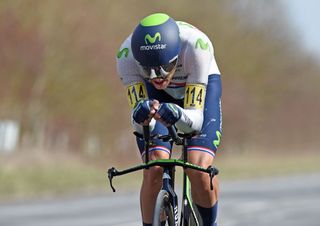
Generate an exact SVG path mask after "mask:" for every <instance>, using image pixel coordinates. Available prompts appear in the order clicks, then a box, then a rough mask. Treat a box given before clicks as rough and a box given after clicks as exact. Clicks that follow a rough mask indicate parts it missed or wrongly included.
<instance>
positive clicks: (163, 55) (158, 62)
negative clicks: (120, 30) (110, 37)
mask: <svg viewBox="0 0 320 226" xmlns="http://www.w3.org/2000/svg"><path fill="white" fill-rule="evenodd" d="M180 45H181V40H180V36H179V27H178V25H177V24H176V22H175V20H173V19H172V18H171V17H169V16H168V15H167V14H164V13H155V14H151V15H149V16H147V17H145V18H143V19H142V20H141V21H140V23H139V24H138V26H137V27H136V28H135V30H134V32H133V34H132V37H131V49H132V53H133V57H134V58H135V59H136V60H137V61H138V62H139V64H140V65H141V66H142V67H143V69H144V70H145V71H147V73H148V71H149V72H150V71H151V69H155V70H156V74H157V76H158V74H159V75H160V74H161V75H162V76H163V75H165V74H166V73H168V72H170V71H171V70H172V69H173V68H174V67H175V66H176V63H177V58H178V54H179V52H180Z"/></svg>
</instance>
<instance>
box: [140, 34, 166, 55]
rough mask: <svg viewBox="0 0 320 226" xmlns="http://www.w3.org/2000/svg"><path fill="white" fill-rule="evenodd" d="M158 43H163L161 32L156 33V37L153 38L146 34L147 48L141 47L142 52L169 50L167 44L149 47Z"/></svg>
mask: <svg viewBox="0 0 320 226" xmlns="http://www.w3.org/2000/svg"><path fill="white" fill-rule="evenodd" d="M156 41H158V42H160V41H161V34H160V33H159V32H157V33H155V35H154V36H153V37H152V36H151V35H150V34H146V36H144V42H145V43H146V45H145V46H140V50H141V51H145V50H147V51H148V50H157V49H165V48H167V44H155V45H148V44H154V43H155V42H156Z"/></svg>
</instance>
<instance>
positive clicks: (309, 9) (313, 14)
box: [283, 0, 320, 57]
mask: <svg viewBox="0 0 320 226" xmlns="http://www.w3.org/2000/svg"><path fill="white" fill-rule="evenodd" d="M283 1H284V3H285V5H286V6H288V7H287V10H288V14H289V16H290V19H291V20H292V22H293V23H294V24H293V25H294V27H296V29H297V30H298V31H299V32H300V33H302V38H303V40H302V41H303V45H304V46H306V48H308V49H310V50H311V51H313V52H315V53H317V55H318V56H319V57H320V1H319V0H283Z"/></svg>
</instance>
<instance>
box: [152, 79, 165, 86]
mask: <svg viewBox="0 0 320 226" xmlns="http://www.w3.org/2000/svg"><path fill="white" fill-rule="evenodd" d="M166 81H167V79H163V78H155V79H152V82H154V83H155V84H157V85H162V84H164V83H165V82H166Z"/></svg>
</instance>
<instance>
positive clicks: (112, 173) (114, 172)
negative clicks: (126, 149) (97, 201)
mask: <svg viewBox="0 0 320 226" xmlns="http://www.w3.org/2000/svg"><path fill="white" fill-rule="evenodd" d="M117 173H118V171H117V170H116V169H115V168H114V167H112V168H110V169H108V178H109V183H110V187H111V189H112V191H113V192H116V189H115V188H114V187H113V184H112V179H113V177H114V176H115V175H117Z"/></svg>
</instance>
